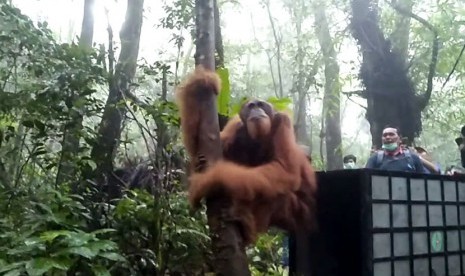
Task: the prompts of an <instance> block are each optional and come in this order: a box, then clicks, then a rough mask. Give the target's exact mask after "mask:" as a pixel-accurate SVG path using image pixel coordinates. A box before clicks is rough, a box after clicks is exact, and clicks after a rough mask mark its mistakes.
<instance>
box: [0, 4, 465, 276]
mask: <svg viewBox="0 0 465 276" xmlns="http://www.w3.org/2000/svg"><path fill="white" fill-rule="evenodd" d="M209 16H210V17H211V18H210V17H209ZM205 18H210V19H211V22H212V24H210V25H208V24H205V22H203V21H202V20H204V19H205ZM205 26H207V27H209V29H208V30H207V33H208V34H209V36H208V37H207V38H209V39H205V37H204V36H201V35H199V30H200V29H201V28H205ZM204 32H205V30H204ZM464 33H465V2H463V1H458V0H402V1H401V0H258V1H246V0H195V1H194V0H158V1H154V0H152V1H144V0H80V1H78V0H59V1H58V0H0V45H1V47H0V48H1V49H0V52H1V55H0V274H1V275H208V274H209V273H214V272H215V271H216V272H218V271H221V270H224V271H225V270H227V269H231V266H234V269H236V270H235V271H236V274H235V275H287V274H286V273H287V264H286V261H285V260H286V258H287V256H288V252H287V248H286V246H285V243H286V232H284V231H280V230H279V229H274V228H272V229H270V230H269V231H268V232H267V233H265V234H262V235H260V237H259V239H258V240H257V241H256V243H255V244H254V245H253V246H248V247H246V248H236V247H234V233H232V232H228V230H227V229H226V230H225V229H223V230H221V229H220V230H218V229H216V230H218V231H220V232H221V231H223V232H222V233H223V234H224V235H222V236H220V237H216V238H215V237H214V235H213V234H212V233H213V232H215V231H216V230H215V229H214V228H215V227H217V228H218V227H219V226H218V225H220V224H221V222H218V221H219V220H221V214H218V213H219V212H216V214H215V212H213V211H211V210H213V209H214V207H212V206H213V205H209V204H204V206H202V208H201V209H200V211H197V212H193V211H192V210H191V208H190V206H189V202H188V200H187V189H186V187H187V185H188V176H189V172H188V170H189V169H188V168H189V163H190V160H189V158H188V156H187V153H186V150H185V147H184V145H183V141H182V137H181V136H182V135H181V132H180V126H181V124H182V122H181V121H180V118H179V112H178V106H177V104H176V97H175V93H176V89H177V87H178V85H179V84H180V83H182V81H183V80H184V79H185V78H186V77H187V76H188V75H189V74H191V73H192V72H193V71H194V68H195V67H196V64H197V60H201V58H206V59H209V58H210V59H211V61H210V63H211V64H213V66H212V67H213V68H212V69H213V70H216V72H217V74H218V76H219V78H220V79H221V83H222V86H221V93H220V95H219V96H218V97H217V98H216V110H215V109H212V110H215V115H217V117H215V118H218V121H219V124H220V125H222V121H224V120H227V118H231V117H232V116H234V115H235V114H237V113H238V111H239V109H240V106H241V104H242V103H243V102H244V100H245V99H250V98H260V99H263V100H266V101H268V102H270V103H272V105H273V106H274V107H275V108H276V109H278V110H285V111H286V112H288V113H289V114H291V116H292V120H293V125H294V130H295V136H296V140H297V141H298V143H299V144H301V145H305V146H306V148H307V149H308V151H309V154H310V156H311V163H312V166H313V168H315V170H318V171H322V170H340V169H343V167H344V164H343V157H344V156H345V155H348V154H353V155H354V156H356V157H357V161H356V163H357V166H358V167H360V168H363V167H364V165H365V163H366V162H367V160H368V158H369V157H370V154H371V150H372V149H373V148H380V147H381V136H382V130H383V128H384V127H385V126H386V125H389V124H390V125H395V126H397V127H399V128H400V130H401V132H402V136H403V139H404V142H405V143H406V144H408V145H413V146H421V147H423V148H425V149H427V150H428V152H429V153H430V155H431V156H432V158H433V159H434V161H435V162H436V163H438V164H439V166H440V167H441V169H442V170H445V169H446V168H447V167H450V166H460V164H461V161H460V151H459V150H458V148H457V144H456V142H454V139H456V137H458V136H460V128H461V127H462V126H463V125H464V124H465V119H464V118H465V108H463V107H464V106H465V83H464V82H462V81H463V79H464V78H465V57H462V55H463V52H464V50H465V40H464V38H463V37H464V36H463V34H464ZM206 40H211V41H207V42H209V43H210V44H211V45H206V44H205V41H206ZM202 43H204V44H202ZM202 51H203V52H202ZM205 55H206V56H205ZM209 209H210V211H209ZM226 224H227V222H226ZM220 228H221V227H220ZM218 231H217V232H218ZM228 239H229V240H228ZM222 246H223V247H227V246H230V247H231V248H233V249H234V250H225V249H224V248H222ZM225 252H226V253H225ZM244 264H246V266H244ZM228 267H229V268H228ZM238 271H242V272H238ZM211 275H215V274H211ZM217 275H234V274H231V273H230V272H229V274H228V272H225V273H224V274H222V273H218V274H217Z"/></svg>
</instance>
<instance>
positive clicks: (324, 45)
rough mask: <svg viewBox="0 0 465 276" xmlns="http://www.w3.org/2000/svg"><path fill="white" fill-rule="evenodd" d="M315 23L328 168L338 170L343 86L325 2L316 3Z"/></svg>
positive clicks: (340, 146)
mask: <svg viewBox="0 0 465 276" xmlns="http://www.w3.org/2000/svg"><path fill="white" fill-rule="evenodd" d="M314 8H315V25H316V33H317V36H318V41H319V43H320V47H321V51H322V53H323V60H324V63H325V90H324V91H325V92H324V97H323V109H324V110H325V112H324V120H325V121H326V123H325V127H326V131H325V143H326V160H327V162H326V169H327V170H338V169H342V168H343V162H342V138H341V111H340V109H341V100H340V93H341V91H340V90H341V86H340V83H339V65H338V64H337V54H336V51H335V50H334V45H333V41H332V38H331V35H330V33H329V27H328V20H327V18H326V12H325V6H324V5H323V3H320V4H319V5H315V6H314Z"/></svg>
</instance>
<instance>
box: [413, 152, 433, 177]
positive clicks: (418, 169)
mask: <svg viewBox="0 0 465 276" xmlns="http://www.w3.org/2000/svg"><path fill="white" fill-rule="evenodd" d="M412 158H413V162H414V163H415V171H416V172H418V173H424V174H430V171H429V170H428V169H427V168H426V167H425V166H423V162H422V161H421V158H420V156H418V155H417V154H412Z"/></svg>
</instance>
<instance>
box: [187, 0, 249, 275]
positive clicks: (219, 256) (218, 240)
mask: <svg viewBox="0 0 465 276" xmlns="http://www.w3.org/2000/svg"><path fill="white" fill-rule="evenodd" d="M195 11H196V26H197V40H196V54H195V57H196V61H195V64H196V65H203V66H204V67H205V68H206V69H209V70H215V59H214V50H215V24H214V0H196V2H195ZM198 104H199V105H200V106H201V108H202V110H204V112H203V117H202V121H201V122H200V125H199V128H200V130H199V133H201V135H200V137H199V152H198V153H197V156H204V157H205V159H206V161H207V162H206V164H205V165H206V166H198V165H199V164H195V165H196V166H195V167H196V168H198V169H199V170H200V171H202V170H204V169H206V167H208V166H209V164H212V163H214V162H216V161H217V160H218V159H220V158H221V156H222V151H221V143H220V140H219V125H218V115H217V114H218V112H217V109H216V97H215V95H213V94H211V95H209V96H208V97H202V99H199V103H198ZM230 206H231V202H230V200H228V198H227V197H217V198H208V199H207V217H208V225H209V227H210V237H211V240H212V247H213V248H212V251H213V256H215V260H214V267H215V272H216V273H217V275H222V276H223V275H231V276H232V275H244V276H247V275H250V271H249V267H248V263H247V255H246V253H245V248H244V246H243V241H242V236H241V235H240V232H239V228H238V225H237V223H235V222H234V221H233V220H232V219H231V218H230V216H229V211H228V210H229V208H230Z"/></svg>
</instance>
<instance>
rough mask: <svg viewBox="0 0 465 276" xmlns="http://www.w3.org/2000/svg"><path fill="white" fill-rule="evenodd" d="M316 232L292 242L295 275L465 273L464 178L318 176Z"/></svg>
mask: <svg viewBox="0 0 465 276" xmlns="http://www.w3.org/2000/svg"><path fill="white" fill-rule="evenodd" d="M317 175H318V181H319V194H318V224H319V229H318V231H317V232H315V233H312V234H308V233H303V234H299V235H296V236H291V237H290V240H289V271H290V274H291V275H312V276H320V275H321V276H323V275H324V276H330V275H361V276H372V275H374V276H404V275H405V276H410V275H421V276H439V275H447V276H449V275H450V276H452V275H465V177H451V176H444V175H424V174H414V173H403V172H388V171H378V170H368V169H359V170H344V171H331V172H318V173H317Z"/></svg>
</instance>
